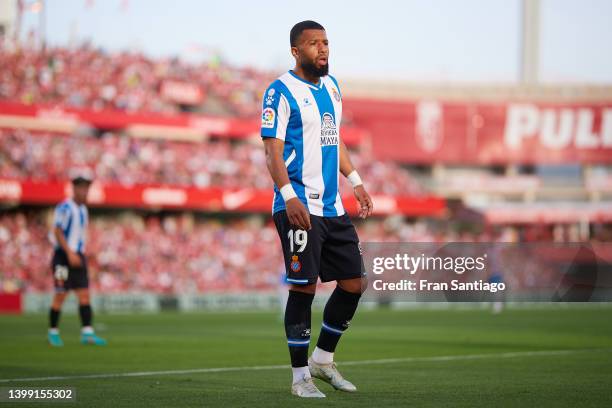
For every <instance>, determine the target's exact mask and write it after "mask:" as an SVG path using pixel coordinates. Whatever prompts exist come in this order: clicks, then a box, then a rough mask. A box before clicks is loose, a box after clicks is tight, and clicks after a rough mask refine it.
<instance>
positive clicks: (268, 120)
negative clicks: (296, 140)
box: [261, 108, 276, 128]
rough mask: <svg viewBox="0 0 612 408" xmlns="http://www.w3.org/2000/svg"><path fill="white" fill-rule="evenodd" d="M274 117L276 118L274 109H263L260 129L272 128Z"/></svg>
mask: <svg viewBox="0 0 612 408" xmlns="http://www.w3.org/2000/svg"><path fill="white" fill-rule="evenodd" d="M275 116H276V112H274V109H272V108H265V109H264V110H263V112H262V114H261V127H262V128H273V127H274V117H275Z"/></svg>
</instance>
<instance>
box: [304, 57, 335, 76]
mask: <svg viewBox="0 0 612 408" xmlns="http://www.w3.org/2000/svg"><path fill="white" fill-rule="evenodd" d="M302 69H303V70H304V72H305V73H306V74H308V75H310V76H313V77H322V76H325V75H327V74H328V73H329V62H327V63H325V65H321V64H319V63H318V58H317V59H315V60H314V61H303V62H302Z"/></svg>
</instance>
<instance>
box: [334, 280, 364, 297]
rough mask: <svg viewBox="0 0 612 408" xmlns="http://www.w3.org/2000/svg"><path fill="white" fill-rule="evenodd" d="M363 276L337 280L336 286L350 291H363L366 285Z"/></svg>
mask: <svg viewBox="0 0 612 408" xmlns="http://www.w3.org/2000/svg"><path fill="white" fill-rule="evenodd" d="M364 279H365V278H357V279H347V280H341V281H338V286H340V287H341V288H342V289H343V290H345V291H347V292H350V293H360V294H361V293H363V292H364V291H365V288H366V286H367V281H365V280H364Z"/></svg>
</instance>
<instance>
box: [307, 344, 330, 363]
mask: <svg viewBox="0 0 612 408" xmlns="http://www.w3.org/2000/svg"><path fill="white" fill-rule="evenodd" d="M312 359H313V361H314V362H315V363H317V364H331V363H333V362H334V353H330V352H329V351H325V350H321V349H320V348H318V347H315V349H314V351H313V352H312Z"/></svg>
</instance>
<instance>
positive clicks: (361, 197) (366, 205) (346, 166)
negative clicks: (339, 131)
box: [339, 140, 374, 219]
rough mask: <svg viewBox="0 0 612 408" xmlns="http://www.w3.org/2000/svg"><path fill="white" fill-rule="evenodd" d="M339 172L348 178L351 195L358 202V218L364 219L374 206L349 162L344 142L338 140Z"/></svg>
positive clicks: (370, 213)
mask: <svg viewBox="0 0 612 408" xmlns="http://www.w3.org/2000/svg"><path fill="white" fill-rule="evenodd" d="M339 148H340V172H341V173H342V174H343V175H344V176H345V177H346V178H348V180H349V182H350V183H351V184H352V185H353V193H354V194H355V198H356V199H357V201H358V202H359V217H361V218H363V219H365V218H367V217H369V216H370V215H372V211H373V210H374V204H373V203H372V198H371V197H370V195H369V194H368V192H367V191H366V190H365V187H364V186H363V181H361V177H359V173H357V170H355V166H353V163H352V162H351V158H350V156H349V153H348V150H347V148H346V146H345V145H344V142H343V141H342V140H340V146H339Z"/></svg>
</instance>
